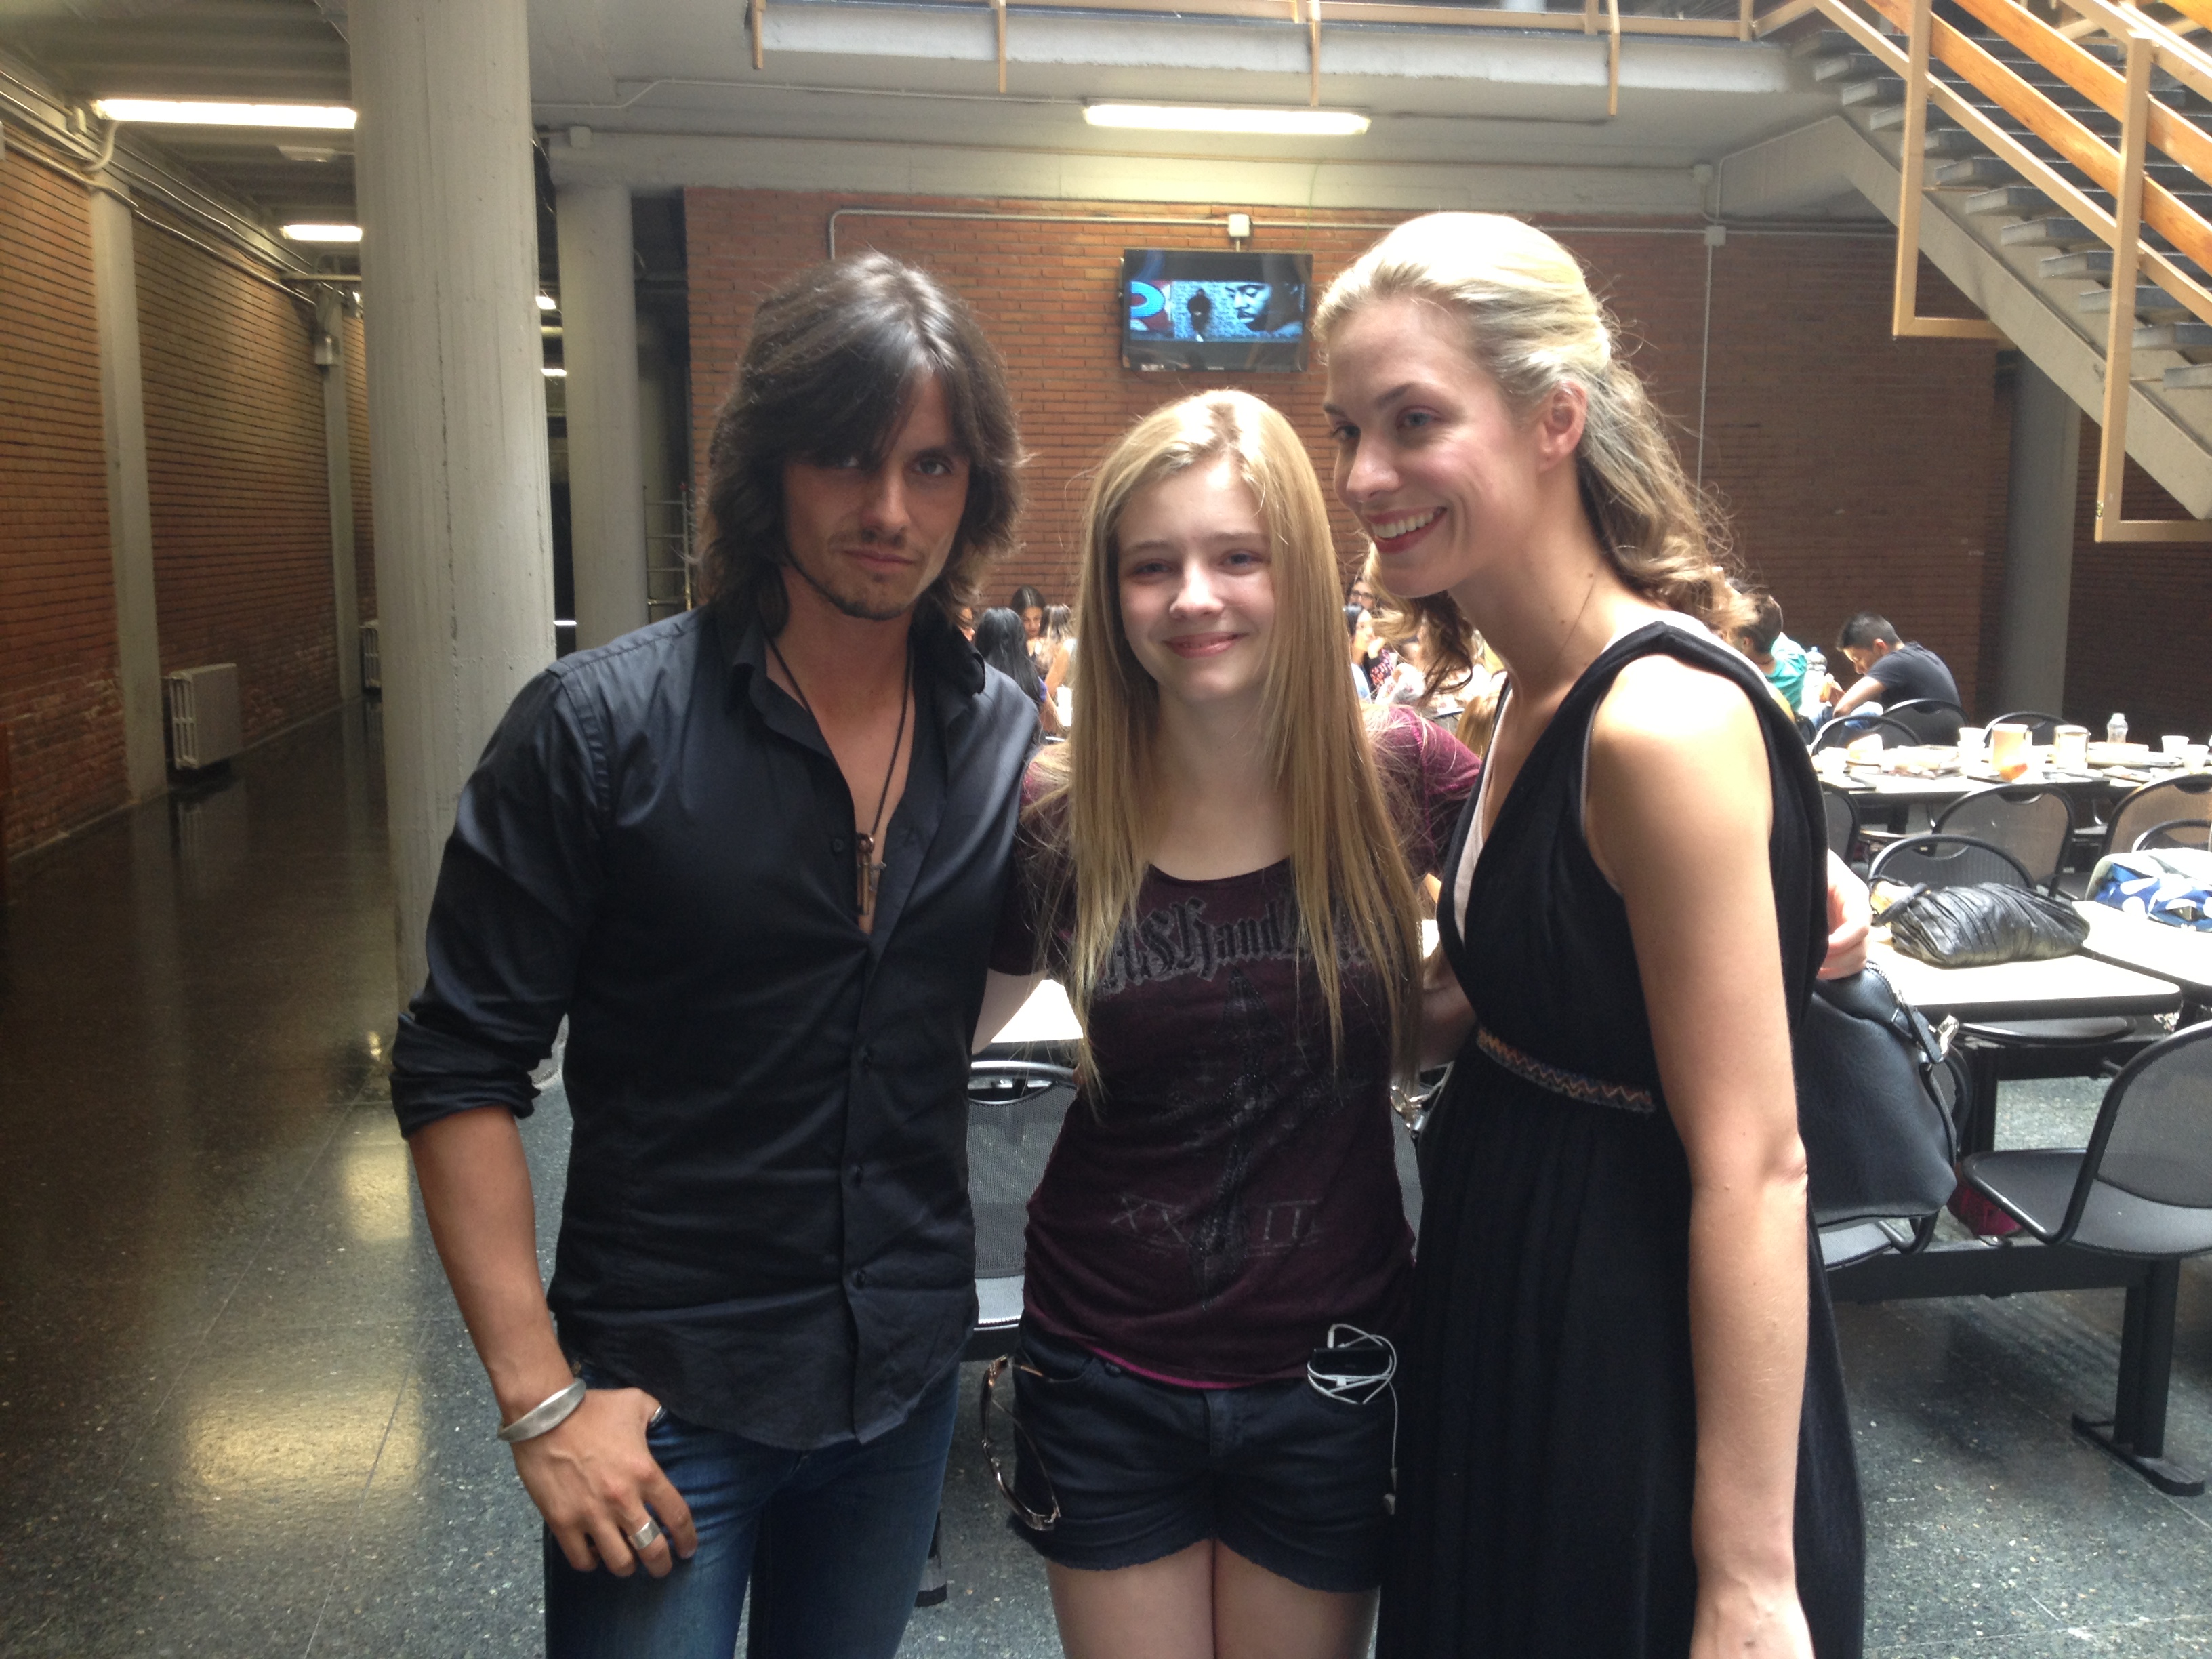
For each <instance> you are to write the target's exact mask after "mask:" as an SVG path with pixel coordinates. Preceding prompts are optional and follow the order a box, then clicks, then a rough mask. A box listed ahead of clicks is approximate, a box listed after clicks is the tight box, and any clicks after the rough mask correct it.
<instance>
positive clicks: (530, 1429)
mask: <svg viewBox="0 0 2212 1659" xmlns="http://www.w3.org/2000/svg"><path fill="white" fill-rule="evenodd" d="M583 1403H584V1379H583V1378H582V1377H578V1378H576V1380H575V1381H574V1382H573V1383H569V1384H568V1387H567V1388H565V1389H562V1390H561V1392H560V1393H558V1394H556V1395H552V1396H551V1397H550V1398H549V1399H547V1400H545V1401H542V1402H540V1403H539V1404H538V1405H535V1406H532V1407H531V1408H530V1409H529V1410H528V1411H526V1412H525V1413H523V1414H522V1415H521V1416H520V1417H518V1418H516V1419H514V1421H513V1422H512V1423H510V1424H508V1425H507V1426H506V1427H505V1428H503V1429H501V1431H499V1437H500V1438H501V1440H504V1441H505V1442H507V1444H508V1445H510V1446H512V1445H513V1444H514V1443H516V1442H517V1441H519V1440H535V1439H536V1438H538V1436H539V1435H541V1434H550V1433H552V1432H553V1431H554V1430H556V1429H557V1428H559V1427H560V1426H561V1425H562V1424H563V1423H565V1422H567V1421H568V1413H571V1412H573V1411H574V1410H575V1409H576V1407H579V1406H580V1405H582V1404H583Z"/></svg>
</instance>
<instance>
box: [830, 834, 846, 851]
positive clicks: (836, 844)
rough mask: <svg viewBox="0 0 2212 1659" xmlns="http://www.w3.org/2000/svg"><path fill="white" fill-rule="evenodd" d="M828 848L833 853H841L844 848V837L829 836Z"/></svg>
mask: <svg viewBox="0 0 2212 1659" xmlns="http://www.w3.org/2000/svg"><path fill="white" fill-rule="evenodd" d="M829 850H830V851H831V852H833V853H842V852H843V851H844V850H845V838H844V836H830V837H829Z"/></svg>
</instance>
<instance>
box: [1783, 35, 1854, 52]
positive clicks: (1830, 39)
mask: <svg viewBox="0 0 2212 1659" xmlns="http://www.w3.org/2000/svg"><path fill="white" fill-rule="evenodd" d="M1858 45H1859V43H1858V42H1857V40H1853V39H1852V38H1851V36H1850V34H1849V33H1845V32H1844V30H1842V29H1814V31H1813V32H1812V33H1810V34H1801V35H1799V36H1798V37H1797V38H1796V40H1792V41H1791V42H1790V56H1791V57H1792V58H1825V57H1826V56H1828V55H1829V54H1830V53H1831V52H1856V51H1857V50H1858Z"/></svg>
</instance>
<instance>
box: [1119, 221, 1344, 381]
mask: <svg viewBox="0 0 2212 1659" xmlns="http://www.w3.org/2000/svg"><path fill="white" fill-rule="evenodd" d="M1312 284H1313V255H1312V254H1310V253H1222V252H1194V251H1192V250H1189V249H1186V248H1158V247H1140V248H1131V249H1129V250H1127V252H1124V253H1123V254H1122V255H1121V302H1122V306H1123V308H1124V311H1125V313H1126V320H1125V321H1124V322H1123V324H1122V325H1121V366H1122V367H1123V368H1153V369H1178V368H1179V369H1216V370H1220V369H1246V370H1252V369H1258V370H1277V371H1282V372H1287V373H1295V372H1296V371H1297V370H1299V369H1302V368H1304V367H1305V366H1306V290H1307V289H1309V288H1310V287H1311V286H1312Z"/></svg>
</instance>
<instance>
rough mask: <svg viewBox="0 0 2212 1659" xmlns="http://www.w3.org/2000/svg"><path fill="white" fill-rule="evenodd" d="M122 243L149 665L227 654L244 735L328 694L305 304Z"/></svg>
mask: <svg viewBox="0 0 2212 1659" xmlns="http://www.w3.org/2000/svg"><path fill="white" fill-rule="evenodd" d="M137 256H138V319H139V334H140V349H141V352H142V355H143V361H144V366H145V379H146V452H147V468H148V480H149V486H150V489H151V493H152V498H153V512H154V574H155V595H156V605H157V608H158V611H159V615H160V618H161V669H162V671H163V672H164V673H167V672H170V671H173V670H175V669H179V668H189V667H193V666H196V665H199V664H202V663H212V662H234V663H236V664H237V665H238V676H239V696H240V712H241V714H242V715H243V717H244V720H245V727H246V741H247V742H248V743H253V742H257V741H258V740H259V739H260V738H264V737H267V736H270V734H271V733H273V732H280V731H282V730H283V729H284V728H285V727H286V726H293V725H296V724H297V723H298V722H300V721H301V720H305V719H307V717H308V716H310V715H312V714H318V713H319V712H321V711H322V710H323V709H325V708H329V707H331V705H332V704H333V703H334V702H336V701H337V666H336V664H335V661H334V659H333V658H332V656H331V651H332V635H331V618H332V605H331V539H330V493H329V480H328V477H327V475H326V473H325V470H324V459H323V455H324V451H323V394H322V383H321V380H320V379H319V373H320V371H319V370H318V369H317V368H315V366H314V362H313V357H312V356H311V352H310V345H311V332H310V329H311V324H312V319H313V312H312V310H311V309H310V308H309V307H308V306H307V303H306V302H305V301H301V300H298V299H295V298H294V297H293V296H292V295H289V294H284V293H281V292H279V291H278V290H277V289H274V288H271V287H270V286H269V285H267V284H266V283H259V282H256V281H255V280H253V279H252V277H250V276H246V275H245V274H244V273H243V272H241V271H240V270H237V269H235V268H234V266H232V265H230V264H227V263H225V262H223V261H222V260H218V259H216V258H211V257H210V256H209V255H207V254H205V253H203V252H200V251H199V250H198V249H197V248H195V247H193V246H190V245H189V244H187V243H185V242H182V241H179V240H178V239H177V238H175V237H173V236H167V235H164V234H161V232H160V231H158V230H156V229H154V228H150V227H149V226H146V225H143V224H142V225H140V226H139V227H138V234H137ZM366 497H367V491H366V490H365V489H364V490H363V491H362V498H363V499H362V501H360V502H359V503H357V510H366V507H367V500H366Z"/></svg>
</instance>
